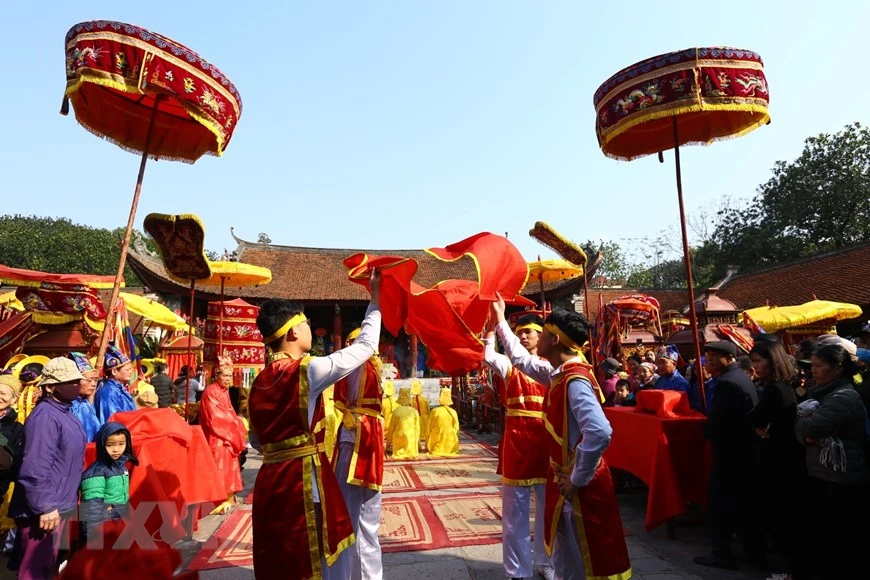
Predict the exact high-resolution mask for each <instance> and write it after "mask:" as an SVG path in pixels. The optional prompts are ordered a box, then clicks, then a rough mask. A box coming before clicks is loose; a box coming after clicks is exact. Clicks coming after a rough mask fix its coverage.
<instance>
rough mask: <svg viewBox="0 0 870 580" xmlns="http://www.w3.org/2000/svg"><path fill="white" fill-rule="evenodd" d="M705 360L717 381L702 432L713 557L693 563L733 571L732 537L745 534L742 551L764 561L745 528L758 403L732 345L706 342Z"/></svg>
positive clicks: (734, 561) (697, 559) (755, 391)
mask: <svg viewBox="0 0 870 580" xmlns="http://www.w3.org/2000/svg"><path fill="white" fill-rule="evenodd" d="M704 354H705V357H706V359H707V364H708V366H709V368H710V371H711V374H712V375H713V376H714V377H716V379H717V381H716V390H715V392H714V394H713V399H712V400H711V401H710V409H709V412H708V413H707V424H706V426H705V433H706V435H707V439H709V440H710V442H711V443H712V445H713V465H712V469H711V472H710V486H709V489H708V494H709V506H708V510H709V515H710V527H711V533H712V540H713V552H712V553H711V554H709V555H707V556H699V557H696V558H695V563H696V564H701V565H703V566H712V567H715V568H726V569H735V568H736V567H737V564H736V560H735V558H734V553H733V552H732V551H731V536H732V535H733V534H734V533H735V532H738V531H742V532H744V545H745V546H746V548H747V556H748V557H749V558H750V559H751V560H753V561H755V560H762V559H763V557H764V556H763V554H764V552H763V551H761V552H760V553H759V551H758V550H759V549H758V548H756V542H755V541H754V539H753V538H751V537H750V536H752V535H753V534H751V533H749V534H747V532H751V530H748V529H747V528H748V526H747V525H746V523H747V521H748V520H749V518H748V517H747V516H748V510H747V500H748V493H747V490H748V486H749V485H750V482H751V477H752V475H751V466H752V431H751V429H750V428H749V423H748V420H747V415H748V413H749V411H751V410H752V409H753V408H754V407H755V405H756V404H757V403H758V391H757V390H756V388H755V385H754V384H753V383H752V381H751V380H750V379H749V377H748V376H747V375H746V373H744V372H743V371H742V370H741V369H740V367H739V366H738V365H737V363H736V362H735V361H736V358H737V346H736V345H735V344H734V343H732V342H728V341H724V340H720V341H715V342H708V343H707V344H705V345H704ZM759 563H760V561H759Z"/></svg>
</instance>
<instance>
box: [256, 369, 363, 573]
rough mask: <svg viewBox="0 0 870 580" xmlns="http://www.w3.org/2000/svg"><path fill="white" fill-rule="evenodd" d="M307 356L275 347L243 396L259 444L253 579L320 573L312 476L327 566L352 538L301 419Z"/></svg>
mask: <svg viewBox="0 0 870 580" xmlns="http://www.w3.org/2000/svg"><path fill="white" fill-rule="evenodd" d="M279 357H281V358H279ZM309 360H310V357H305V358H303V359H301V360H292V359H290V358H289V357H287V356H286V355H283V357H282V355H281V354H280V353H279V355H278V356H277V357H275V360H273V361H272V362H270V363H269V364H268V365H266V368H265V369H264V370H263V372H261V373H260V374H259V375H257V378H256V379H255V380H254V385H253V387H252V388H251V395H250V398H249V400H248V402H249V410H250V420H251V428H252V429H253V430H254V432H255V433H256V434H257V437H258V439H259V440H260V443H262V445H263V466H262V467H261V468H260V472H259V474H258V475H257V482H256V484H255V485H254V507H253V552H254V574H255V576H256V577H257V578H263V579H272V578H290V577H291V576H289V574H291V573H293V572H294V571H295V574H296V575H294V576H292V577H293V578H320V577H321V574H322V569H321V562H320V549H319V548H318V534H317V532H318V530H317V515H316V512H315V504H314V489H313V479H312V475H313V474H316V476H317V484H318V492H319V495H320V502H321V503H320V506H321V513H322V526H321V533H322V537H323V556H324V559H325V560H326V563H327V565H330V564H333V563H334V562H335V560H336V559H337V558H338V555H339V554H340V553H341V552H342V551H343V550H344V549H345V548H347V547H348V546H349V545H351V544H352V543H353V540H354V536H353V528H352V527H351V523H350V516H348V513H347V508H346V507H345V505H344V499H343V498H342V495H341V490H340V488H339V487H338V481H337V480H336V478H335V474H334V473H333V471H332V468H331V467H330V466H329V463H328V461H327V458H326V454H325V453H324V452H323V449H322V448H318V446H317V445H316V444H315V441H314V437H313V435H312V433H311V428H310V426H309V423H308V361H309ZM318 406H321V407H322V405H321V404H320V403H318ZM315 418H316V417H315Z"/></svg>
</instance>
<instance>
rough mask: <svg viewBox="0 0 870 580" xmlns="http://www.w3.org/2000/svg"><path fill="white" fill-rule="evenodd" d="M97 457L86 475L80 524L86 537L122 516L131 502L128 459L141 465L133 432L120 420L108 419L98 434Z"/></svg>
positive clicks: (86, 538) (82, 489)
mask: <svg viewBox="0 0 870 580" xmlns="http://www.w3.org/2000/svg"><path fill="white" fill-rule="evenodd" d="M95 441H96V444H97V460H96V461H95V462H94V463H93V464H91V465H90V466H89V467H88V468H87V469H86V470H85V472H84V474H83V475H82V484H81V488H80V490H81V504H80V505H79V520H80V522H79V526H80V529H81V533H82V536H84V538H83V539H85V540H86V541H87V540H89V539H92V538H93V537H94V536H95V530H96V528H97V527H98V526H99V525H100V524H102V523H103V522H105V521H107V520H117V519H122V518H124V517H125V516H126V515H127V511H128V508H129V505H128V504H129V503H130V474H129V472H128V471H127V463H128V462H129V463H132V464H133V465H139V460H138V459H136V456H135V455H134V454H133V442H132V439H131V437H130V432H129V431H128V430H127V428H126V427H124V426H123V425H121V424H120V423H112V422H109V423H105V424H104V425H103V426H102V427H100V430H99V431H98V432H97V436H96V439H95Z"/></svg>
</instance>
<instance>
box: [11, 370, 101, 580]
mask: <svg viewBox="0 0 870 580" xmlns="http://www.w3.org/2000/svg"><path fill="white" fill-rule="evenodd" d="M83 378H84V377H83V376H82V373H81V372H80V371H79V369H78V367H77V366H76V363H74V362H73V361H72V360H70V359H68V358H66V357H58V358H54V359H51V360H50V361H48V362H47V363H46V364H45V366H44V367H43V369H42V382H41V387H42V390H43V396H42V398H41V399H40V400H39V403H38V404H37V405H36V407H35V408H34V409H33V412H32V413H31V414H30V417H29V418H28V419H27V423H26V424H25V425H24V457H23V458H22V460H21V469H20V470H19V474H18V481H17V483H16V485H15V491H14V492H13V494H12V504H11V506H10V508H9V515H10V516H11V517H13V518H15V522H16V524H17V525H18V533H19V535H20V539H19V550H20V554H19V558H20V560H19V563H18V578H19V579H22V580H42V579H45V578H53V577H54V574H55V572H56V570H55V569H54V568H55V560H56V559H57V554H58V547H59V544H60V534H61V530H62V529H63V527H64V526H63V525H64V522H65V521H66V520H67V519H68V517H69V516H70V515H72V513H73V512H74V510H75V509H76V505H77V503H78V489H79V484H80V483H81V479H82V470H83V469H84V458H85V444H86V441H85V432H84V429H82V424H81V423H80V422H79V420H78V419H76V417H75V415H73V414H72V409H71V404H72V401H73V400H75V399H76V398H77V397H78V396H79V393H80V392H81V381H82V379H83Z"/></svg>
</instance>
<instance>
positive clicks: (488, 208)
mask: <svg viewBox="0 0 870 580" xmlns="http://www.w3.org/2000/svg"><path fill="white" fill-rule="evenodd" d="M41 4H43V3H37V2H17V3H11V4H9V5H8V6H6V7H5V8H4V16H5V20H6V22H9V23H14V25H13V26H7V27H5V30H4V33H3V35H2V37H0V48H2V52H3V54H4V55H6V58H4V66H3V69H4V74H3V76H4V79H5V81H6V82H5V87H4V90H3V91H2V93H0V104H2V111H3V115H4V118H3V129H2V132H3V139H2V140H0V160H2V161H0V192H2V195H0V197H2V200H3V204H2V205H3V212H4V213H21V214H37V215H52V216H66V217H69V218H70V219H72V220H73V221H76V222H79V223H84V224H88V225H93V226H99V227H119V226H122V225H124V224H125V223H126V219H127V215H128V212H129V205H130V199H131V197H132V191H133V185H134V183H135V178H136V172H137V169H138V163H139V161H138V158H137V157H136V156H134V155H131V154H130V153H127V152H124V151H122V150H120V149H118V148H117V147H115V146H114V145H112V144H110V143H108V142H105V141H102V140H100V139H97V138H95V137H93V136H92V135H91V134H89V133H88V132H86V131H85V130H84V129H82V128H81V127H80V126H78V124H77V123H76V122H75V120H74V118H73V116H72V115H70V116H69V117H62V116H60V115H59V114H58V110H59V108H60V104H61V98H62V95H63V90H64V82H65V78H64V52H63V48H64V47H63V39H64V35H65V34H66V32H67V30H68V29H69V28H70V27H71V26H72V25H73V24H75V23H77V22H81V21H84V20H91V19H110V20H120V21H123V22H129V23H133V24H137V25H140V26H143V27H145V28H148V29H151V30H153V31H155V32H159V33H161V34H163V35H166V36H169V37H171V38H174V39H175V40H177V41H179V42H181V43H183V44H185V45H187V46H189V47H190V48H192V49H193V50H195V51H197V52H198V53H199V54H200V55H201V56H203V57H204V58H206V59H207V60H209V61H210V62H212V63H213V64H215V65H216V66H217V67H219V68H220V69H221V70H222V71H223V72H224V73H225V74H226V75H227V76H229V77H230V78H231V79H232V80H233V82H234V83H235V85H236V87H237V88H238V90H239V92H240V93H241V95H242V99H243V105H244V111H243V114H242V116H241V118H240V120H239V124H238V128H237V130H236V132H235V135H234V137H233V141H232V142H231V143H230V146H229V148H228V149H227V151H226V153H225V155H224V157H223V158H213V157H207V158H203V159H201V160H200V161H198V162H197V163H196V164H194V165H187V164H179V163H172V162H157V163H153V162H149V166H148V169H147V171H146V176H145V185H144V188H143V193H142V199H141V202H140V206H139V212H138V216H137V220H136V227H138V228H141V224H142V219H143V218H144V217H145V215H147V214H148V213H150V212H161V213H196V214H198V215H199V216H200V217H201V218H202V219H203V221H204V222H205V224H206V246H207V247H208V248H210V249H214V250H218V251H220V250H222V249H223V248H224V247H228V248H233V247H235V243H234V242H233V240H232V238H231V236H230V232H229V228H230V226H234V227H235V231H236V234H237V235H239V236H240V237H242V238H245V239H248V240H256V238H257V234H258V233H259V232H265V233H267V234H268V235H269V236H270V237H271V239H272V241H273V243H276V244H285V245H300V246H322V247H338V248H353V249H356V248H364V249H380V248H384V249H389V248H419V247H428V246H443V245H445V244H448V243H451V242H454V241H458V240H460V239H462V238H464V237H467V236H469V235H472V234H474V233H477V232H479V231H484V230H486V231H492V232H496V233H504V232H508V233H509V237H510V239H511V240H512V241H513V242H514V243H515V244H516V245H517V246H518V247H519V248H520V250H521V251H522V252H523V254H524V255H525V256H526V257H527V258H528V259H535V257H536V256H537V255H538V254H539V253H540V254H541V255H542V256H543V257H552V253H551V252H549V251H548V250H547V249H546V248H544V247H543V246H541V245H540V244H538V242H536V241H535V240H533V239H532V238H530V237H529V236H528V230H529V229H530V228H531V226H532V225H533V224H534V222H535V221H537V220H543V221H546V222H548V223H550V224H551V225H552V226H554V227H555V228H556V229H557V230H559V231H560V232H562V233H563V234H565V235H566V236H568V237H570V238H572V239H574V240H575V241H578V242H579V241H582V240H585V239H587V238H591V239H601V238H603V239H614V240H627V239H631V238H639V237H643V236H647V235H655V234H656V233H657V232H659V231H661V230H663V229H666V228H669V227H671V228H673V227H674V226H676V225H677V223H678V213H677V202H676V194H675V187H674V173H673V165H672V155H669V156H668V160H669V162H668V163H666V164H665V165H660V164H659V163H658V161H657V160H656V159H655V157H649V158H645V159H641V160H638V161H634V162H630V163H627V162H616V161H613V160H611V159H608V158H605V157H604V156H603V155H602V154H601V152H600V150H599V149H598V147H597V142H596V139H595V132H594V110H593V107H592V94H593V92H594V91H595V89H596V88H597V87H598V86H599V85H600V84H601V83H602V82H604V81H605V80H606V79H607V78H608V77H609V76H610V75H611V74H613V73H615V72H616V71H617V70H619V69H621V68H623V67H625V66H627V65H629V64H631V63H633V62H636V61H638V60H641V59H643V58H647V57H650V56H653V55H656V54H659V53H663V52H669V51H673V50H678V49H683V48H688V47H692V46H716V45H729V46H735V47H740V48H747V49H751V50H754V51H756V52H758V53H759V54H761V56H762V57H763V58H764V61H765V67H766V74H767V78H768V81H769V85H770V90H771V116H772V120H773V122H772V124H771V125H769V126H767V127H762V128H761V129H759V130H757V131H755V132H753V133H751V134H749V135H747V136H745V137H743V138H740V139H736V140H730V141H725V142H720V143H716V144H714V145H713V146H711V147H692V148H687V149H684V150H683V181H684V189H685V194H686V205H687V210H688V211H689V212H690V213H691V212H692V211H694V210H695V209H697V208H699V207H708V206H710V205H711V204H715V203H716V200H718V199H721V198H722V197H723V196H735V197H737V198H741V197H742V198H748V197H750V196H751V195H752V194H753V192H754V190H755V188H756V187H757V185H758V184H759V183H761V182H763V181H766V180H767V179H768V178H769V176H770V168H771V167H772V166H773V164H774V162H775V161H777V160H780V159H782V160H792V159H794V158H795V157H796V156H797V155H799V153H800V151H801V149H802V146H803V141H804V139H805V138H806V137H807V136H810V135H814V134H818V133H820V132H834V131H838V130H840V129H841V128H842V127H843V126H844V125H845V124H847V123H851V122H854V121H864V120H865V110H866V107H867V105H866V102H865V101H866V95H867V94H868V92H870V75H867V74H866V73H865V72H864V70H865V68H866V67H865V66H864V65H865V62H864V61H865V59H864V52H865V51H863V50H860V47H861V44H860V42H861V41H862V40H864V39H865V38H866V34H867V32H866V23H867V22H868V21H870V3H867V2H860V1H857V0H856V1H828V2H813V3H797V2H793V1H768V0H765V1H762V2H753V3H736V4H735V3H731V4H727V3H726V4H721V3H719V4H711V3H703V2H701V3H699V2H696V1H692V2H683V1H671V2H665V3H662V2H659V3H654V4H647V5H645V4H643V3H617V2H610V3H605V2H599V3H594V4H593V3H588V2H580V1H575V2H531V1H530V2H507V1H501V2H496V1H486V2H484V1H474V2H469V1H462V2H460V1H447V0H442V1H439V2H423V1H419V2H410V1H406V2H399V1H396V2H373V1H367V2H342V3H335V2H273V3H268V4H267V3H266V2H232V3H226V2H221V1H217V0H215V1H212V2H168V1H161V0H149V1H148V2H138V3H132V2H129V3H119V2H112V3H109V2H102V1H99V0H93V1H91V2H87V3H85V4H82V5H78V4H76V3H71V2H64V3H56V5H55V6H52V7H51V8H47V7H43V6H40V5H41ZM52 4H54V3H52ZM673 231H677V230H673Z"/></svg>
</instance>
